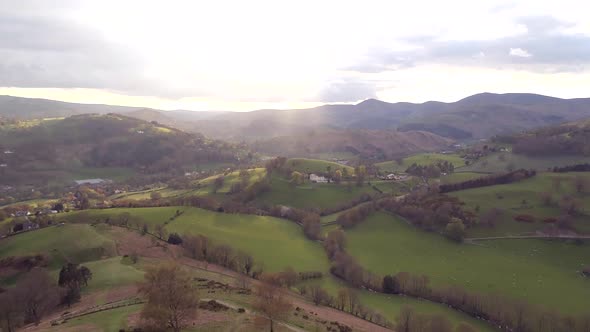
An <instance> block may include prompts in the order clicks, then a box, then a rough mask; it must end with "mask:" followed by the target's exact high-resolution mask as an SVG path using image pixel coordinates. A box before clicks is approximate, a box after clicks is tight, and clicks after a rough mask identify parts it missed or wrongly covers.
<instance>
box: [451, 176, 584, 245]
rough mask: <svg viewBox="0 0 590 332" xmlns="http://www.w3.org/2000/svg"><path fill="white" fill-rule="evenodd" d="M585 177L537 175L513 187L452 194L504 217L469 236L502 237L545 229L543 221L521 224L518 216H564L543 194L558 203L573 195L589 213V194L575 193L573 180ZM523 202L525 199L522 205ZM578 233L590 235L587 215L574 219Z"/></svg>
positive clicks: (476, 229) (475, 230) (483, 209)
mask: <svg viewBox="0 0 590 332" xmlns="http://www.w3.org/2000/svg"><path fill="white" fill-rule="evenodd" d="M576 176H583V177H586V178H588V179H589V180H590V173H538V174H537V176H535V177H532V178H529V179H526V180H523V181H519V182H514V183H510V184H504V185H496V186H488V187H481V188H475V189H469V190H462V191H457V192H452V193H449V195H452V196H455V197H458V198H459V199H461V200H462V201H463V202H465V203H466V207H467V208H469V209H471V210H475V209H476V207H479V210H480V213H481V214H483V213H485V212H487V211H489V210H490V209H493V208H496V207H499V208H500V209H502V211H503V217H502V218H501V219H500V220H499V222H498V224H497V226H496V227H495V228H487V227H485V228H484V227H475V228H472V229H471V230H470V231H469V233H470V236H491V235H503V234H518V233H522V232H530V231H534V230H537V229H541V228H543V227H544V226H545V225H544V224H543V223H542V222H540V221H539V222H536V223H522V222H517V221H514V219H513V218H514V216H516V215H518V214H530V215H533V216H535V217H537V218H546V217H557V216H559V215H561V214H562V212H561V209H560V208H559V207H558V206H557V204H553V205H552V206H545V205H544V204H543V202H542V200H541V197H540V193H542V192H547V193H551V194H552V196H553V198H554V200H555V201H559V200H560V199H561V197H562V196H564V195H570V196H572V197H574V198H575V199H577V200H579V201H580V203H581V209H582V210H583V211H584V213H586V214H588V213H590V195H588V194H578V193H576V192H575V190H574V183H573V181H574V179H575V177H576ZM555 179H561V185H559V187H556V185H555V183H554V181H556V180H555ZM523 200H525V202H524V203H526V204H523ZM574 221H575V226H576V227H577V228H578V230H579V231H583V232H590V220H589V219H588V217H587V216H579V217H577V218H575V219H574Z"/></svg>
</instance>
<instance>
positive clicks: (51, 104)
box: [0, 96, 222, 131]
mask: <svg viewBox="0 0 590 332" xmlns="http://www.w3.org/2000/svg"><path fill="white" fill-rule="evenodd" d="M108 113H118V114H125V115H127V116H130V117H134V118H138V119H141V120H144V121H157V122H159V123H161V124H165V125H169V126H173V127H176V128H179V129H184V130H189V131H190V129H191V128H192V127H193V126H192V125H187V122H189V123H190V122H191V121H196V120H199V119H206V118H208V117H211V116H213V115H219V114H222V112H193V111H183V110H175V111H162V110H157V109H153V108H146V107H128V106H114V105H103V104H81V103H68V102H63V101H57V100H49V99H40V98H22V97H13V96H0V119H2V118H5V119H17V120H31V119H44V118H63V117H69V116H72V115H81V114H108Z"/></svg>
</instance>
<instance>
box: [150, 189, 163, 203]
mask: <svg viewBox="0 0 590 332" xmlns="http://www.w3.org/2000/svg"><path fill="white" fill-rule="evenodd" d="M150 198H151V199H152V201H158V200H160V199H161V198H162V194H160V193H159V192H157V191H152V193H151V194H150Z"/></svg>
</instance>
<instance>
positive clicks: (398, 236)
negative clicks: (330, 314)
mask: <svg viewBox="0 0 590 332" xmlns="http://www.w3.org/2000/svg"><path fill="white" fill-rule="evenodd" d="M347 240H348V249H347V251H348V252H349V253H350V254H352V255H353V256H354V257H356V258H357V259H358V260H359V262H360V263H361V265H363V266H364V267H366V268H368V269H369V270H371V271H373V272H375V273H379V274H395V273H398V272H401V271H405V272H410V273H412V274H424V275H427V276H428V277H429V278H430V280H431V284H433V285H434V286H436V287H441V286H446V285H461V286H463V287H465V288H466V289H469V290H472V291H478V292H489V293H497V294H503V295H506V296H509V297H515V298H523V299H526V300H528V301H529V302H530V303H536V304H539V305H543V306H547V307H552V308H555V309H558V310H560V311H562V312H568V313H583V312H585V311H587V300H588V297H589V296H590V288H588V281H587V280H585V278H584V277H582V276H581V274H580V270H581V268H582V267H583V266H584V265H586V264H588V262H589V261H590V243H585V244H583V245H575V244H572V243H566V242H559V241H555V242H551V241H542V240H497V241H489V242H485V243H484V244H483V245H468V244H463V245H462V244H456V243H453V242H450V241H448V240H446V239H445V238H443V237H442V236H440V235H437V234H434V233H427V232H424V231H421V230H418V229H415V228H413V227H412V226H409V225H407V224H406V223H405V222H403V221H402V220H400V219H399V218H395V217H392V216H390V215H388V214H383V213H378V214H375V215H374V216H372V217H370V218H369V219H368V220H367V221H365V222H364V223H362V224H360V225H358V226H356V227H355V228H353V229H351V230H349V231H347Z"/></svg>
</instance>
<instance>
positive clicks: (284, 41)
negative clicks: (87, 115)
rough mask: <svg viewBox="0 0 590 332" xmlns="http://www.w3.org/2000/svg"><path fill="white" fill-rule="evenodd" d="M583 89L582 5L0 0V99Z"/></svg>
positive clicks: (197, 100) (283, 98)
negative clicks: (19, 97) (7, 97)
mask: <svg viewBox="0 0 590 332" xmlns="http://www.w3.org/2000/svg"><path fill="white" fill-rule="evenodd" d="M588 87H590V2H588V1H584V0H581V1H573V0H560V1H543V0H532V1H525V0H523V1H485V0H484V1H481V0H478V1H472V0H470V1H452V0H448V1H420V0H418V1H394V0H389V1H372V0H363V1H346V0H339V1H327V0H326V1H321V0H315V1H308V0H296V1H288V0H285V1H276V0H275V1H272V0H269V1H262V0H248V1H243V0H240V1H226V0H215V1H207V0H201V1H180V0H178V1H174V0H169V1H149V0H141V1H139V0H137V1H134V0H126V1H114V0H101V1H85V0H53V1H46V0H39V1H30V0H12V1H9V0H0V95H13V96H21V97H35V98H47V99H56V100H62V101H70V102H82V103H104V104H116V105H127V106H145V107H153V108H158V109H189V110H198V111H204V110H223V111H248V110H255V109H261V108H304V107H313V106H317V105H320V104H324V103H355V102H359V101H362V100H364V99H368V98H378V99H381V100H384V101H389V102H398V101H407V102H425V101H429V100H438V101H446V102H452V101H456V100H459V99H461V98H463V97H466V96H469V95H472V94H475V93H480V92H496V93H507V92H529V93H539V94H545V95H551V96H556V97H562V98H575V97H590V89H588Z"/></svg>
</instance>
